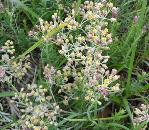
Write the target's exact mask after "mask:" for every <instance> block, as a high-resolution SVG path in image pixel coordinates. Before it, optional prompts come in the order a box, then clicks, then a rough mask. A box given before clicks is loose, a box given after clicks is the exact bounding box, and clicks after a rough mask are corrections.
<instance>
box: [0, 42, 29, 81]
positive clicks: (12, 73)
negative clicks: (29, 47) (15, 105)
mask: <svg viewBox="0 0 149 130" xmlns="http://www.w3.org/2000/svg"><path fill="white" fill-rule="evenodd" d="M0 52H1V53H2V55H1V61H2V64H1V65H0V81H2V82H6V81H8V82H10V81H11V80H12V77H15V78H18V79H20V80H21V79H22V78H23V76H25V74H26V73H27V71H28V70H29V69H30V68H31V67H30V62H29V56H26V58H25V59H23V60H22V59H20V60H19V61H15V58H16V56H15V48H14V44H13V42H12V41H10V40H8V41H6V43H5V44H4V46H2V48H1V50H0Z"/></svg>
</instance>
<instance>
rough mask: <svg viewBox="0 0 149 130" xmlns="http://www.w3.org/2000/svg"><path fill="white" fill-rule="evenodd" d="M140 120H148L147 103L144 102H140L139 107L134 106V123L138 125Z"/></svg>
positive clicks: (148, 108)
mask: <svg viewBox="0 0 149 130" xmlns="http://www.w3.org/2000/svg"><path fill="white" fill-rule="evenodd" d="M142 122H147V123H148V122H149V105H146V104H141V106H140V107H139V108H135V110H134V119H133V123H134V125H135V126H138V125H140V123H142ZM145 127H147V126H145Z"/></svg>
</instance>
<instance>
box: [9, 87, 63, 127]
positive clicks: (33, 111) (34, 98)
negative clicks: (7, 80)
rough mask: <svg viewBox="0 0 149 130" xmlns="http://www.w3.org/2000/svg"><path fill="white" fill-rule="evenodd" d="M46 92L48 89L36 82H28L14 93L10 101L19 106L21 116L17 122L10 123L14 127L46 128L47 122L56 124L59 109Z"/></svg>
mask: <svg viewBox="0 0 149 130" xmlns="http://www.w3.org/2000/svg"><path fill="white" fill-rule="evenodd" d="M47 93H48V89H46V88H44V87H43V86H41V85H40V86H37V85H36V84H31V85H30V84H29V85H28V86H27V88H26V89H25V90H24V89H23V88H22V89H21V91H20V92H19V93H16V95H15V97H14V98H13V100H12V102H15V103H16V104H17V105H18V107H20V111H21V117H20V119H19V121H18V123H17V124H12V126H14V128H15V129H23V130H28V129H34V130H41V129H42V130H48V126H49V123H50V125H53V126H57V124H58V123H57V117H58V115H59V114H60V112H61V109H60V107H59V106H58V105H57V104H56V102H52V97H51V96H47Z"/></svg>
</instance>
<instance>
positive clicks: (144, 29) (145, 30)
mask: <svg viewBox="0 0 149 130" xmlns="http://www.w3.org/2000/svg"><path fill="white" fill-rule="evenodd" d="M147 30H148V28H147V26H146V25H144V26H143V28H142V33H146V32H147Z"/></svg>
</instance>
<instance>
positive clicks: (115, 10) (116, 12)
mask: <svg viewBox="0 0 149 130" xmlns="http://www.w3.org/2000/svg"><path fill="white" fill-rule="evenodd" d="M117 16H118V8H116V7H113V8H112V17H113V18H117Z"/></svg>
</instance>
